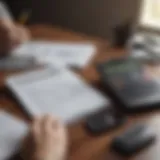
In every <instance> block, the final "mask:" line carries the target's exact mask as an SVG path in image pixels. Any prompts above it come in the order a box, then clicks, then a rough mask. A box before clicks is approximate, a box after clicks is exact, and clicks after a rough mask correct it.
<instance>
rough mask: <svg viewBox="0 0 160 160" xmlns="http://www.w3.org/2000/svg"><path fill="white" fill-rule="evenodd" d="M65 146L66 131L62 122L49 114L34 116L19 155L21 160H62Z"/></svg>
mask: <svg viewBox="0 0 160 160" xmlns="http://www.w3.org/2000/svg"><path fill="white" fill-rule="evenodd" d="M67 146H68V140H67V131H66V128H65V126H64V124H63V123H61V122H60V121H59V120H58V119H57V118H53V117H52V116H50V115H45V116H41V117H36V118H35V119H34V121H33V123H32V124H31V128H30V133H29V136H28V138H27V139H26V142H25V143H24V147H23V148H22V152H21V157H22V159H23V160H64V159H65V157H66V155H67V148H68V147H67Z"/></svg>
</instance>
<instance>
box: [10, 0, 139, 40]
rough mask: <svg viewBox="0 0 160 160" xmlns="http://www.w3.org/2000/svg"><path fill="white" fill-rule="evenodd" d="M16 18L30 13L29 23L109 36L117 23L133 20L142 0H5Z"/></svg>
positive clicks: (104, 36)
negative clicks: (27, 12)
mask: <svg viewBox="0 0 160 160" xmlns="http://www.w3.org/2000/svg"><path fill="white" fill-rule="evenodd" d="M8 3H9V7H10V9H11V11H12V12H13V14H14V16H15V17H16V18H17V17H18V16H19V15H20V14H21V13H22V12H23V11H24V10H30V11H31V12H32V14H31V17H30V19H29V21H28V23H29V24H36V23H38V24H42V23H44V24H53V25H57V26H61V27H64V28H68V29H71V30H74V31H77V32H83V33H86V34H89V35H93V36H100V37H103V38H108V37H109V36H110V32H111V30H112V29H113V27H115V26H116V25H120V24H122V23H126V22H127V21H129V20H130V21H131V20H132V23H133V22H134V21H135V19H136V17H137V15H138V13H139V8H140V3H141V0H87V1H86V0H15V1H13V0H8Z"/></svg>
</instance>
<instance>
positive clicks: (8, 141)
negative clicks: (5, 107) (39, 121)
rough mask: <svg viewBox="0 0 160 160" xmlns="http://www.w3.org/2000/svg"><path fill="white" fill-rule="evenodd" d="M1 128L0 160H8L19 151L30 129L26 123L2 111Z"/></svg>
mask: <svg viewBox="0 0 160 160" xmlns="http://www.w3.org/2000/svg"><path fill="white" fill-rule="evenodd" d="M0 128H1V129H0V160H6V159H9V158H10V157H12V156H13V155H14V154H16V153H17V152H18V151H19V149H20V146H21V142H22V140H23V138H24V137H25V136H26V134H27V131H28V127H27V125H26V124H25V123H24V122H22V121H20V120H18V119H16V118H15V117H13V116H11V115H9V114H8V113H5V112H3V111H1V112H0Z"/></svg>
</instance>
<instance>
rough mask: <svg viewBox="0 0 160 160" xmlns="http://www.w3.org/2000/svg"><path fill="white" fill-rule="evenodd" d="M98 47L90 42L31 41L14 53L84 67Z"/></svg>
mask: <svg viewBox="0 0 160 160" xmlns="http://www.w3.org/2000/svg"><path fill="white" fill-rule="evenodd" d="M95 51H96V48H95V46H94V45H93V44H90V43H58V42H54V43H53V42H47V41H30V42H28V43H25V44H23V45H21V46H20V47H18V48H16V49H15V50H14V51H13V53H12V54H13V55H25V56H26V55H28V56H33V57H35V58H36V59H37V60H40V61H42V62H46V63H51V64H52V63H55V61H59V62H60V63H62V64H64V66H75V67H80V68H81V67H84V66H86V65H87V64H88V62H89V61H90V60H91V58H92V57H93V56H94V54H95Z"/></svg>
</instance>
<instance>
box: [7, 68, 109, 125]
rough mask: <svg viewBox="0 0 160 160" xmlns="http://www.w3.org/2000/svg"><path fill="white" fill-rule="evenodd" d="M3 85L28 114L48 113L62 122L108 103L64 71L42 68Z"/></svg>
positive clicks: (9, 79) (81, 81)
mask: <svg viewBox="0 0 160 160" xmlns="http://www.w3.org/2000/svg"><path fill="white" fill-rule="evenodd" d="M6 83H7V86H8V87H9V88H10V89H11V90H12V91H13V93H15V95H16V96H17V98H18V99H19V100H20V102H21V103H22V104H23V106H24V108H25V110H26V111H27V112H28V113H29V114H31V115H39V114H40V115H41V114H45V113H50V114H52V115H55V116H58V117H60V118H61V120H62V121H63V122H65V123H72V122H75V121H77V120H79V119H81V118H82V117H84V116H85V115H87V114H90V113H92V112H95V111H97V110H99V109H102V108H103V107H107V106H108V104H109V101H108V99H107V98H106V97H104V96H103V95H102V94H101V93H100V92H98V91H97V90H95V89H93V88H92V87H90V86H89V85H87V84H86V83H85V82H84V81H83V80H82V79H81V78H80V77H79V76H78V75H77V74H75V73H73V72H71V71H70V70H67V69H61V70H59V69H55V68H54V69H53V68H46V69H43V70H40V71H33V72H29V73H26V74H22V75H18V76H13V77H10V78H8V79H7V81H6Z"/></svg>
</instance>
